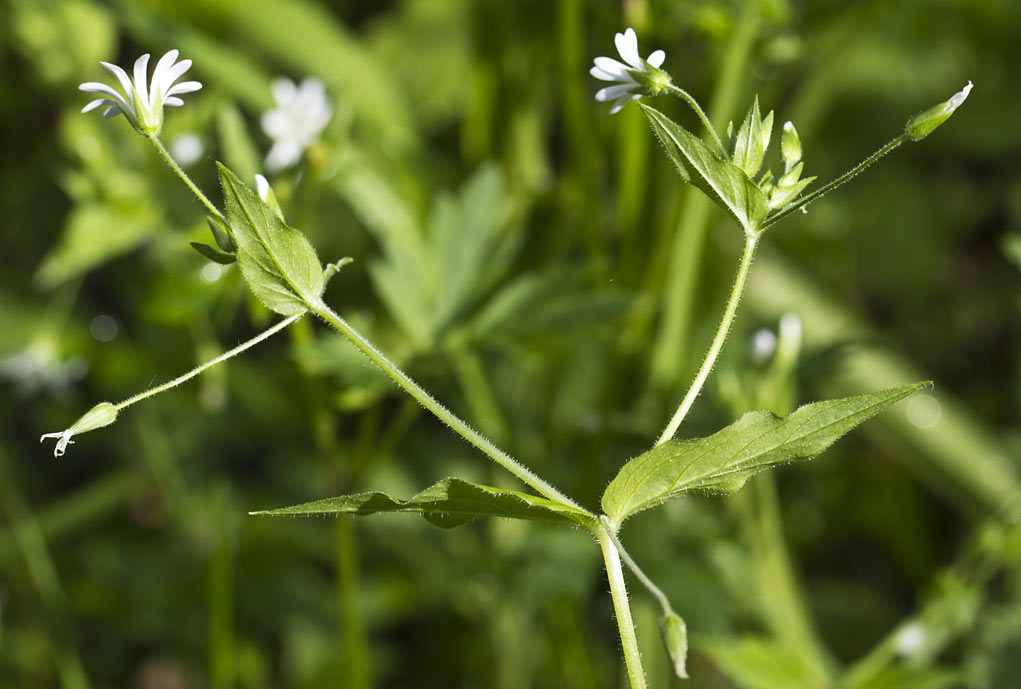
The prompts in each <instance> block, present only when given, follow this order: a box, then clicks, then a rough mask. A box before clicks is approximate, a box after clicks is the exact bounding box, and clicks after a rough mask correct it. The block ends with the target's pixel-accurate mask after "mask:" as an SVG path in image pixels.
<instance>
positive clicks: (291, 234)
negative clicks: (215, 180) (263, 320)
mask: <svg viewBox="0 0 1021 689" xmlns="http://www.w3.org/2000/svg"><path fill="white" fill-rule="evenodd" d="M217 166H218V167H219V169H220V182H221V184H222V185H223V193H224V199H225V206H226V210H227V213H226V215H227V223H228V224H229V225H230V228H231V234H232V236H233V238H234V241H235V243H236V244H237V255H238V266H239V267H240V269H241V274H242V275H243V276H244V278H245V281H246V282H247V283H248V286H249V288H250V289H251V290H252V292H253V293H254V294H255V296H256V297H258V299H259V301H260V302H262V304H263V305H264V306H266V308H268V309H270V310H271V311H275V312H276V313H279V314H281V315H283V316H293V315H295V314H298V313H303V312H304V311H307V310H308V306H309V305H310V304H313V303H315V302H316V301H318V300H319V298H320V296H321V295H322V293H323V288H324V287H325V280H324V278H323V267H322V265H321V264H320V263H319V257H318V256H316V252H315V249H314V248H313V247H312V244H311V243H310V242H309V241H308V238H307V237H305V235H303V234H302V233H301V232H299V231H298V230H296V229H294V228H292V227H289V226H288V225H286V224H285V223H284V221H283V220H281V219H280V217H279V216H278V215H277V214H276V212H275V211H274V210H273V208H271V207H270V206H269V205H268V204H266V203H265V202H264V201H263V200H262V199H260V198H259V196H258V195H257V194H256V193H255V192H254V191H252V190H251V189H249V188H248V187H247V186H246V185H245V184H244V183H243V182H242V181H241V180H240V179H238V177H237V175H235V174H234V173H233V172H231V171H230V170H229V169H227V168H226V167H225V166H224V165H223V164H222V163H217Z"/></svg>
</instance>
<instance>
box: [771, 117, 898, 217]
mask: <svg viewBox="0 0 1021 689" xmlns="http://www.w3.org/2000/svg"><path fill="white" fill-rule="evenodd" d="M907 140H908V135H907V134H901V135H900V136H898V137H897V138H896V139H894V140H893V141H891V142H890V143H888V144H886V145H885V146H883V147H882V148H880V149H879V150H878V151H876V152H875V153H873V154H872V155H870V156H869V157H868V158H866V159H865V160H863V161H862V162H860V163H858V165H857V166H855V167H854V168H853V169H851V170H849V171H848V172H845V173H844V174H842V175H841V176H840V177H837V178H836V179H835V180H833V181H832V182H830V183H829V184H827V185H826V186H824V187H822V188H820V189H817V190H815V191H813V192H812V193H811V194H809V195H808V196H803V197H802V198H800V199H798V200H797V201H795V202H794V203H792V204H791V205H789V206H786V207H785V208H784V209H783V210H781V211H779V212H777V213H776V214H775V215H773V216H771V217H770V218H768V219H767V220H766V222H764V223H763V224H762V229H763V230H764V229H766V228H767V227H769V226H770V225H772V224H773V223H775V222H776V221H777V220H780V219H782V218H785V217H787V216H788V215H790V214H791V213H793V212H794V211H796V210H798V209H799V208H802V207H804V206H807V205H808V204H810V203H812V202H813V201H815V200H816V199H818V198H819V197H820V196H822V195H823V194H828V193H829V192H831V191H833V190H834V189H836V188H837V187H839V186H840V185H841V184H843V183H844V182H848V181H850V180H851V178H853V177H856V176H858V175H859V174H861V173H862V172H863V171H864V170H865V168H867V167H869V166H870V165H872V164H873V163H875V162H876V161H877V160H879V159H880V158H882V157H883V156H885V155H886V154H887V153H889V152H890V151H892V150H893V149H895V148H897V147H898V146H900V145H901V144H902V143H904V142H905V141H907Z"/></svg>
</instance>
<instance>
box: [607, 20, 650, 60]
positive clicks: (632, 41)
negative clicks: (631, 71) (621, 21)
mask: <svg viewBox="0 0 1021 689" xmlns="http://www.w3.org/2000/svg"><path fill="white" fill-rule="evenodd" d="M613 42H614V44H615V45H616V46H617V52H618V53H620V56H621V57H622V58H624V62H626V63H628V64H629V65H631V66H632V67H634V68H635V69H642V67H644V65H643V64H642V58H641V56H640V55H639V54H638V35H637V34H636V33H635V30H634V29H632V28H631V27H628V29H627V31H625V32H624V33H622V34H617V35H616V36H614V38H613Z"/></svg>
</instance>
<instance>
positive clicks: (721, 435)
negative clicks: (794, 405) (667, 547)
mask: <svg viewBox="0 0 1021 689" xmlns="http://www.w3.org/2000/svg"><path fill="white" fill-rule="evenodd" d="M925 385H929V383H913V384H911V385H905V386H902V387H898V388H891V389H889V390H881V391H879V392H870V393H867V394H864V395H858V396H855V397H846V398H844V399H838V400H826V401H824V402H815V403H813V404H806V405H805V406H803V407H801V408H800V409H798V410H797V411H795V412H794V413H793V414H790V415H789V416H786V417H783V418H779V417H777V416H776V415H774V414H773V413H771V412H768V411H761V410H760V411H753V412H749V413H747V414H745V415H744V416H742V417H741V418H740V419H738V420H737V421H736V422H735V423H732V424H731V425H730V426H727V427H726V428H724V429H723V430H721V431H719V432H717V433H714V434H713V435H711V436H709V437H707V438H694V439H689V440H672V441H668V442H665V443H663V444H661V445H658V446H656V447H654V448H653V449H651V450H649V451H648V452H646V453H645V454H643V455H639V456H638V457H635V458H634V459H632V460H631V461H630V462H628V463H627V464H625V465H624V467H623V468H622V469H621V470H620V473H618V474H617V476H616V478H614V479H613V481H612V482H610V485H609V486H607V488H606V492H605V493H603V510H604V511H605V512H606V514H607V515H608V516H609V517H610V518H611V519H613V520H614V521H615V522H616V523H617V524H620V523H621V522H623V521H624V520H625V519H627V518H628V517H629V516H631V515H632V514H635V513H636V512H640V511H642V510H644V509H648V508H650V507H655V506H657V505H660V504H662V503H664V502H666V501H668V500H670V499H672V498H675V497H678V496H680V495H683V494H684V493H687V492H690V491H702V492H710V493H734V492H736V491H738V490H740V488H741V487H742V486H743V485H744V484H745V481H747V480H748V479H749V478H750V477H751V476H753V475H755V474H757V473H758V472H760V471H762V470H763V469H766V468H768V467H770V466H774V465H776V464H782V463H785V462H793V461H795V460H799V459H811V458H812V457H815V456H816V455H818V454H819V453H820V452H822V451H823V450H825V449H826V448H827V447H829V446H830V445H832V444H833V443H834V442H836V440H837V439H838V438H840V436H842V435H843V434H844V433H846V432H847V431H849V430H851V429H852V428H854V427H855V426H857V425H858V424H860V423H861V422H862V421H865V420H866V419H868V418H869V417H871V416H874V415H875V414H878V413H879V412H880V411H882V410H883V409H885V408H886V407H888V406H890V405H891V404H893V403H894V402H897V401H898V400H901V399H903V398H905V397H907V396H908V395H910V394H911V393H912V392H914V391H915V390H917V389H918V388H920V387H923V386H925Z"/></svg>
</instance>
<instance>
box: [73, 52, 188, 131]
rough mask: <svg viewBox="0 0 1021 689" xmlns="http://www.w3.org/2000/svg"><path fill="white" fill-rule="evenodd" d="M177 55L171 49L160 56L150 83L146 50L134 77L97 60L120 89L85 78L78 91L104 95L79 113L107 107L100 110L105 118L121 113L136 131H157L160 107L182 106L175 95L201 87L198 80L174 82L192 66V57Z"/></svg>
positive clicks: (136, 64)
mask: <svg viewBox="0 0 1021 689" xmlns="http://www.w3.org/2000/svg"><path fill="white" fill-rule="evenodd" d="M178 54H179V53H178V51H177V50H171V51H168V52H167V53H165V54H164V55H163V57H161V58H160V60H159V62H157V63H156V68H155V69H154V70H153V72H152V82H151V83H149V80H148V74H147V68H148V66H149V53H146V54H145V55H143V56H141V57H140V58H138V59H137V60H135V66H134V78H132V77H129V76H128V73H127V72H125V71H124V70H123V69H121V68H120V67H118V66H117V65H114V64H110V63H109V62H100V64H101V65H103V67H105V68H106V69H107V70H108V71H109V72H110V73H111V74H113V75H114V77H116V78H117V81H118V83H119V84H120V87H121V91H117V90H116V89H114V88H113V87H111V86H109V85H107V84H103V83H100V82H97V81H87V82H85V83H84V84H81V85H80V86H79V87H78V90H80V91H85V92H86V93H98V94H101V95H103V96H104V97H103V98H97V99H96V100H94V101H92V102H90V103H89V104H88V105H86V106H85V107H84V108H82V112H83V113H84V112H89V111H91V110H95V109H96V108H99V107H102V106H106V110H104V111H103V117H104V118H110V117H116V116H117V115H118V114H123V115H124V117H125V118H127V120H128V122H130V123H131V126H132V127H134V128H135V131H137V132H139V133H140V134H147V135H150V136H155V135H157V134H159V132H160V129H161V128H162V126H163V107H164V106H167V105H184V101H183V100H181V99H180V98H178V96H180V95H181V94H184V93H191V92H193V91H198V90H199V89H200V88H202V84H201V83H199V82H197V81H183V82H181V83H177V80H178V79H180V78H181V77H182V76H184V73H185V72H187V71H188V69H189V68H190V67H191V60H181V61H180V62H178V61H177V56H178Z"/></svg>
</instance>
